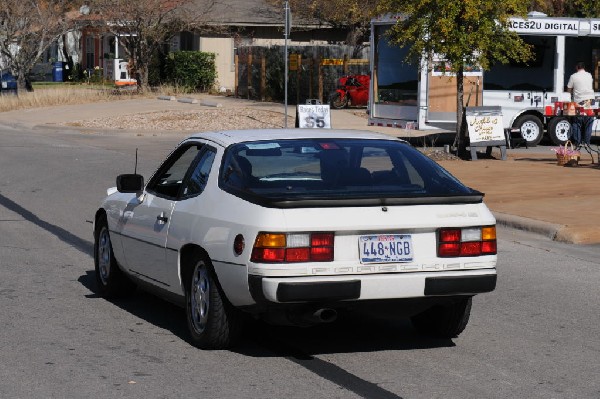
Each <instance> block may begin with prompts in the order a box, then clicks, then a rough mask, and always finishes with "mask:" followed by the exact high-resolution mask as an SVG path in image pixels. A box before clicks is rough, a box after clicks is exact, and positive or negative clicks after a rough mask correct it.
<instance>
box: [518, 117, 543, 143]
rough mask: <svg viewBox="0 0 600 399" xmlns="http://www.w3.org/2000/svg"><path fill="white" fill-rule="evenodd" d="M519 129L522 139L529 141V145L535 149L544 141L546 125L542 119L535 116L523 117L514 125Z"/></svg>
mask: <svg viewBox="0 0 600 399" xmlns="http://www.w3.org/2000/svg"><path fill="white" fill-rule="evenodd" d="M514 127H515V128H516V129H519V132H520V133H521V137H522V138H523V139H524V140H526V141H527V145H529V146H531V147H534V146H536V145H538V144H539V142H540V141H542V137H544V125H543V124H542V121H541V120H540V118H538V117H537V116H535V115H523V116H521V117H519V118H518V119H517V120H516V121H515V124H514Z"/></svg>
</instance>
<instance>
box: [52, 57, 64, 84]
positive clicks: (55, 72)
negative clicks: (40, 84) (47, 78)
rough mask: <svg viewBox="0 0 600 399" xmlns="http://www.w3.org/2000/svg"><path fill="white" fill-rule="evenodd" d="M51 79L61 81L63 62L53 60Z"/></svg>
mask: <svg viewBox="0 0 600 399" xmlns="http://www.w3.org/2000/svg"><path fill="white" fill-rule="evenodd" d="M52 81H53V82H62V81H63V62H62V61H59V62H54V63H53V64H52Z"/></svg>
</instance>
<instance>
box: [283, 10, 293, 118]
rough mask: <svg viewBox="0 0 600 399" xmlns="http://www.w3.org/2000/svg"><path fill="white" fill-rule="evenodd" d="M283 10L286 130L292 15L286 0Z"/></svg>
mask: <svg viewBox="0 0 600 399" xmlns="http://www.w3.org/2000/svg"><path fill="white" fill-rule="evenodd" d="M284 10H285V32H284V34H283V36H284V38H285V45H284V46H283V47H284V50H283V62H284V64H285V73H284V79H285V84H284V86H285V90H284V91H285V94H284V96H285V112H284V116H283V117H284V123H283V125H284V126H285V128H286V129H287V127H288V62H289V57H288V38H289V36H290V30H291V28H292V27H291V24H292V14H291V12H290V5H289V3H288V0H285V5H284Z"/></svg>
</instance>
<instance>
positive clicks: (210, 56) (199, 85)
mask: <svg viewBox="0 0 600 399" xmlns="http://www.w3.org/2000/svg"><path fill="white" fill-rule="evenodd" d="M165 74H166V76H165V78H166V81H167V82H168V83H170V84H173V85H175V86H180V87H183V88H185V89H186V90H188V91H196V90H200V91H207V90H209V89H210V88H212V87H213V85H214V84H215V81H216V79H217V70H216V66H215V54H214V53H205V52H202V51H177V52H174V53H170V54H169V55H168V56H167V59H166V65H165Z"/></svg>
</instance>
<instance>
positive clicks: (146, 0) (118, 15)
mask: <svg viewBox="0 0 600 399" xmlns="http://www.w3.org/2000/svg"><path fill="white" fill-rule="evenodd" d="M88 4H89V6H90V9H91V12H92V13H93V14H98V15H99V16H100V18H101V19H102V21H103V22H104V24H105V29H106V31H107V32H110V33H111V34H113V35H115V36H117V37H118V38H119V41H120V42H121V43H122V44H123V47H124V50H125V52H126V54H127V56H128V57H129V59H130V68H131V71H132V72H133V74H134V76H135V78H136V80H137V82H138V89H139V90H140V91H146V90H148V88H149V83H148V72H149V65H150V63H151V61H152V58H153V57H154V56H155V55H156V54H157V53H158V52H159V51H160V50H161V48H162V46H163V45H164V44H165V43H167V42H168V41H169V40H170V39H171V38H172V37H173V35H174V34H175V33H178V32H180V31H183V30H188V29H192V28H193V27H195V26H197V25H202V24H204V23H205V18H204V16H205V15H206V13H208V12H209V11H210V10H211V9H212V7H213V5H214V0H135V1H133V0H90V1H89V2H88Z"/></svg>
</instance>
